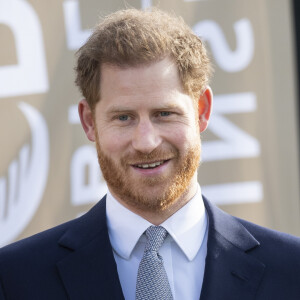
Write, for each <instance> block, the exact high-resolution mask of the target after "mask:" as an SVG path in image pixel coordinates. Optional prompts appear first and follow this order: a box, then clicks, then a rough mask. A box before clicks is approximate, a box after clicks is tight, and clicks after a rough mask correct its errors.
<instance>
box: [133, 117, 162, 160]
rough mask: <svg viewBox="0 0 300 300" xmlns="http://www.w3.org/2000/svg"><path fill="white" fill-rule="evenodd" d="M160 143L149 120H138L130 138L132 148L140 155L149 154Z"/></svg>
mask: <svg viewBox="0 0 300 300" xmlns="http://www.w3.org/2000/svg"><path fill="white" fill-rule="evenodd" d="M160 143H161V137H160V135H159V132H158V129H157V128H154V127H153V124H152V123H151V120H149V119H147V120H140V121H139V123H138V124H137V126H136V128H135V130H134V135H133V138H132V147H133V148H134V149H135V150H136V151H139V152H141V153H145V154H149V153H151V152H152V151H153V150H154V149H155V148H157V146H159V145H160Z"/></svg>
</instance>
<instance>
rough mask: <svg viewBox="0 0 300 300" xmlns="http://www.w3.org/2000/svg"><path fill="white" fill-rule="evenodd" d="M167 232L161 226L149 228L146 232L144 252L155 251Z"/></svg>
mask: <svg viewBox="0 0 300 300" xmlns="http://www.w3.org/2000/svg"><path fill="white" fill-rule="evenodd" d="M167 234H168V232H167V230H166V229H165V228H163V227H161V226H150V227H148V229H147V230H146V236H147V243H146V249H145V251H156V252H158V250H159V248H160V247H161V245H162V244H163V242H164V240H165V238H166V237H167Z"/></svg>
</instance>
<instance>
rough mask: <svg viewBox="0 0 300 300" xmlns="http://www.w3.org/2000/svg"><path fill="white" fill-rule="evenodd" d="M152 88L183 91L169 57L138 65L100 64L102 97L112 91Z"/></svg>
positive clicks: (146, 89) (122, 91) (165, 90)
mask: <svg viewBox="0 0 300 300" xmlns="http://www.w3.org/2000/svg"><path fill="white" fill-rule="evenodd" d="M153 89H156V90H158V91H164V92H167V91H172V90H178V91H181V92H182V91H183V88H182V84H181V81H180V78H179V73H178V69H177V67H176V65H175V64H174V62H173V61H172V60H171V59H169V58H165V59H163V60H160V61H157V62H153V63H149V64H143V65H138V66H124V67H123V66H122V67H120V66H116V65H112V64H103V65H101V79H100V90H101V96H102V97H103V96H105V95H107V94H112V93H113V92H114V91H115V92H116V93H120V92H121V93H122V94H126V93H128V92H132V90H135V91H136V92H138V91H140V90H143V92H147V91H149V92H150V91H152V92H153ZM102 97H101V98H102Z"/></svg>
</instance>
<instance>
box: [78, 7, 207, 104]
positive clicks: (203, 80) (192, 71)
mask: <svg viewBox="0 0 300 300" xmlns="http://www.w3.org/2000/svg"><path fill="white" fill-rule="evenodd" d="M77 56H78V61H77V66H76V67H75V70H76V73H77V74H76V80H75V83H76V84H77V85H78V86H79V88H80V90H81V93H82V94H83V96H84V97H85V99H86V100H87V102H88V104H89V106H90V107H91V109H94V107H95V105H96V103H97V102H98V101H99V100H100V98H101V92H100V90H101V87H100V76H101V74H100V72H101V64H105V63H107V64H112V65H116V66H119V67H134V66H138V65H143V64H150V63H152V62H156V61H159V60H162V59H164V58H166V57H169V58H171V60H172V61H173V62H174V63H175V64H176V66H177V68H178V71H179V77H180V80H181V83H182V85H183V89H184V91H185V92H186V93H187V94H189V95H190V96H191V97H192V98H193V99H195V100H198V98H199V97H200V95H201V94H202V92H203V91H204V89H205V88H206V86H207V85H208V82H209V79H210V76H211V73H212V68H211V64H210V60H209V58H208V55H207V52H206V49H205V47H204V45H203V42H202V41H201V39H200V38H199V37H198V36H197V35H196V34H194V33H193V31H192V30H191V28H190V27H189V26H188V25H186V23H185V22H184V21H183V19H182V18H181V17H177V16H175V15H171V14H169V13H166V12H163V11H161V10H159V9H153V8H152V10H146V11H141V10H137V9H125V10H120V11H117V12H115V13H112V14H110V15H108V16H106V17H105V18H104V19H103V20H102V21H101V22H100V23H99V24H98V25H97V26H96V27H95V29H94V31H93V33H92V35H91V36H90V38H89V39H88V41H87V42H86V43H85V44H84V45H83V46H82V47H81V48H80V49H79V50H78V51H77Z"/></svg>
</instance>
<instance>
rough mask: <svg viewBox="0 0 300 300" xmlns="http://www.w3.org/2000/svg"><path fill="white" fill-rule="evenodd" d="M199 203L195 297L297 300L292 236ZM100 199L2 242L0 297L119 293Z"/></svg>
mask: <svg viewBox="0 0 300 300" xmlns="http://www.w3.org/2000/svg"><path fill="white" fill-rule="evenodd" d="M204 202H205V207H206V210H207V213H208V217H209V230H208V250H207V257H206V265H205V273H204V280H203V286H202V292H201V297H200V299H201V300H208V299H209V300H227V299H228V300H235V299H236V300H253V299H257V300H267V299H270V300H277V299H278V300H296V299H297V300H299V299H300V239H299V238H297V237H293V236H290V235H288V234H283V233H279V232H276V231H272V230H269V229H266V228H262V227H260V226H257V225H254V224H252V223H249V222H247V221H244V220H240V219H238V218H235V217H232V216H230V215H228V214H226V213H225V212H223V211H221V210H220V209H218V208H217V207H215V206H214V205H212V204H211V203H210V202H208V201H207V200H206V199H205V198H204ZM105 205H106V201H105V198H104V199H102V200H101V201H100V202H99V203H98V204H96V205H95V206H94V207H93V208H92V209H91V210H90V211H89V212H88V213H87V214H85V215H83V216H82V217H80V218H78V219H75V220H72V221H70V222H67V223H65V224H62V225H60V226H57V227H55V228H52V229H50V230H47V231H45V232H42V233H39V234H37V235H35V236H32V237H30V238H27V239H24V240H22V241H19V242H17V243H14V244H12V245H10V246H7V247H4V248H2V249H1V250H0V299H1V300H3V299H6V300H47V299H51V300H60V299H64V300H65V299H71V300H79V299H80V300H82V299H89V300H90V299H91V300H92V299H97V300H99V299H104V300H106V299H107V300H109V299H113V300H119V299H124V296H123V294H122V289H121V285H120V282H119V278H118V273H117V266H116V263H115V260H114V256H113V251H112V247H111V244H110V242H109V237H108V232H107V226H106V209H105ZM187 300H188V299H187Z"/></svg>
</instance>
